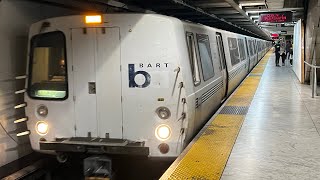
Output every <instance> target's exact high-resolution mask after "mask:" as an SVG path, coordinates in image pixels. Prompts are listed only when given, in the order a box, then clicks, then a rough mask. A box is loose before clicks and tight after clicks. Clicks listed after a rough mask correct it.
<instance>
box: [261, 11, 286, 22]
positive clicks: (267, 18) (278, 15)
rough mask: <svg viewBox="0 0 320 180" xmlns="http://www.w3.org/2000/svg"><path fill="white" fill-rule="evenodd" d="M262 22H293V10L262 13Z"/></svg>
mask: <svg viewBox="0 0 320 180" xmlns="http://www.w3.org/2000/svg"><path fill="white" fill-rule="evenodd" d="M259 21H260V22H269V23H284V22H292V12H290V11H285V12H268V13H261V14H260V18H259Z"/></svg>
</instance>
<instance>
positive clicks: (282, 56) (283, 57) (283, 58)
mask: <svg viewBox="0 0 320 180" xmlns="http://www.w3.org/2000/svg"><path fill="white" fill-rule="evenodd" d="M281 59H282V66H284V65H285V61H286V59H287V56H286V53H285V52H284V51H283V52H282V54H281Z"/></svg>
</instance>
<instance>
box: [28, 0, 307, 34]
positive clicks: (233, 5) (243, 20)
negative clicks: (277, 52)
mask: <svg viewBox="0 0 320 180" xmlns="http://www.w3.org/2000/svg"><path fill="white" fill-rule="evenodd" d="M33 1H37V2H43V3H51V4H56V5H63V6H66V7H73V8H80V9H87V10H91V11H99V12H110V8H111V9H112V10H111V11H130V12H151V13H160V14H164V15H169V16H174V17H177V18H179V19H183V20H186V21H191V22H195V23H201V24H205V25H208V26H212V27H216V28H220V29H225V30H229V31H232V32H236V33H241V34H245V35H250V36H255V37H259V38H263V39H270V33H277V32H281V31H282V32H284V31H285V32H287V33H288V34H292V33H293V26H294V23H295V22H296V21H298V20H299V19H304V4H305V1H307V0H68V1H64V0H33ZM279 11H290V12H292V13H293V19H292V22H288V23H283V24H282V25H281V24H275V23H263V24H262V23H259V14H260V13H263V12H279Z"/></svg>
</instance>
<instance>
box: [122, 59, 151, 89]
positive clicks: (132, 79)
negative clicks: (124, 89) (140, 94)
mask: <svg viewBox="0 0 320 180" xmlns="http://www.w3.org/2000/svg"><path fill="white" fill-rule="evenodd" d="M128 68H129V88H145V87H148V86H149V85H150V81H151V76H150V74H149V73H147V72H146V71H137V72H136V71H135V69H134V64H128ZM138 74H141V75H143V76H144V83H142V84H137V83H136V81H135V77H136V76H137V75H138Z"/></svg>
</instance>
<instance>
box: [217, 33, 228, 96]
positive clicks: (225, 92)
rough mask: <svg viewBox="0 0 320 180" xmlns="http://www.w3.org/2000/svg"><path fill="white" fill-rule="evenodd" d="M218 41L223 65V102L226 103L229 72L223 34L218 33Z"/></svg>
mask: <svg viewBox="0 0 320 180" xmlns="http://www.w3.org/2000/svg"><path fill="white" fill-rule="evenodd" d="M216 40H217V47H218V53H219V59H220V64H221V74H222V78H223V87H222V89H223V92H224V94H223V97H222V101H224V100H225V99H226V97H227V88H228V71H227V65H226V64H227V63H226V57H225V53H224V47H223V41H222V36H221V33H216Z"/></svg>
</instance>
